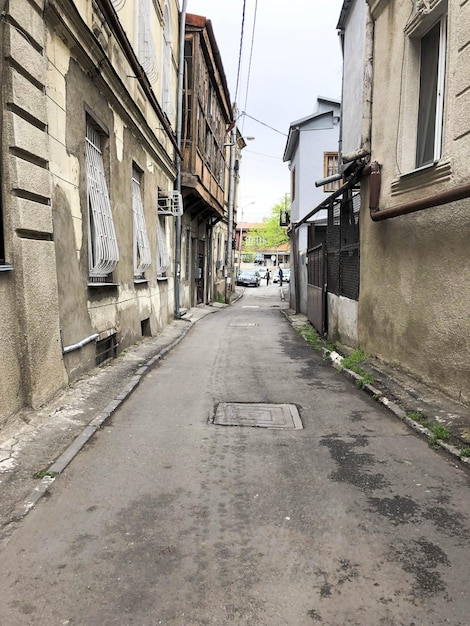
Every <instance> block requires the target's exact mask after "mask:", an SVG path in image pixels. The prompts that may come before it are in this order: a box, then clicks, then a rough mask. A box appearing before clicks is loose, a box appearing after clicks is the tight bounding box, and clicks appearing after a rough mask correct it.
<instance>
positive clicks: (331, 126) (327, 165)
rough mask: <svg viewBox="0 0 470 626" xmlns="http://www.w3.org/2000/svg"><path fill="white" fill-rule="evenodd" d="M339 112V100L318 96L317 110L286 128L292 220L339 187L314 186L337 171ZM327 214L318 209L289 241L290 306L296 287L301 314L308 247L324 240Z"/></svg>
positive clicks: (305, 212)
mask: <svg viewBox="0 0 470 626" xmlns="http://www.w3.org/2000/svg"><path fill="white" fill-rule="evenodd" d="M340 111H341V103H340V101H339V100H334V99H331V98H322V97H318V98H317V108H316V111H315V112H314V113H312V114H311V115H308V116H307V117H304V118H302V119H300V120H296V121H295V122H292V123H291V125H290V127H289V134H288V137H287V143H286V148H285V151H284V157H283V160H284V161H285V162H287V161H288V162H289V171H290V173H291V215H290V219H291V223H296V222H299V221H300V220H301V219H302V218H303V217H305V216H306V215H307V214H308V213H310V212H311V211H312V210H313V209H314V208H315V207H316V206H318V205H319V204H320V203H321V202H322V201H323V200H324V199H325V198H326V197H327V196H328V195H329V194H330V193H331V192H332V191H334V189H335V188H337V187H338V186H339V181H336V182H332V183H330V184H328V185H322V186H319V187H317V186H315V181H318V180H320V179H322V178H326V177H328V176H331V175H334V174H336V173H337V168H338V141H339V130H340V115H341V113H340ZM326 217H327V211H326V210H321V211H319V212H318V213H317V214H316V215H315V216H314V217H312V220H311V221H309V222H306V223H305V224H303V225H302V226H300V227H299V228H297V229H295V230H294V233H295V237H296V241H295V242H291V270H293V273H292V279H291V283H290V285H291V306H292V308H295V309H297V306H296V305H295V304H294V303H295V302H296V289H298V290H299V292H298V294H297V302H298V304H299V305H300V311H299V312H301V313H304V314H306V312H307V266H306V262H305V261H306V256H307V249H308V248H309V247H311V246H313V245H315V244H316V243H318V242H319V241H321V240H322V239H324V233H325V226H326ZM294 243H295V245H292V244H294ZM295 251H297V254H296V255H295ZM293 255H295V256H296V257H297V258H295V259H294V258H293ZM294 275H295V278H294Z"/></svg>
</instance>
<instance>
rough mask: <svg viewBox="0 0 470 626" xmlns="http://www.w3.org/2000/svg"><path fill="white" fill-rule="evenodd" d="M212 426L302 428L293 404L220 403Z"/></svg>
mask: <svg viewBox="0 0 470 626" xmlns="http://www.w3.org/2000/svg"><path fill="white" fill-rule="evenodd" d="M213 422H214V424H218V425H219V426H251V427H258V428H294V429H300V428H303V426H302V421H301V419H300V415H299V412H298V410H297V407H296V406H295V405H294V404H249V403H246V404H245V403H241V402H221V403H220V404H219V405H218V406H217V410H216V413H215V417H214V420H213Z"/></svg>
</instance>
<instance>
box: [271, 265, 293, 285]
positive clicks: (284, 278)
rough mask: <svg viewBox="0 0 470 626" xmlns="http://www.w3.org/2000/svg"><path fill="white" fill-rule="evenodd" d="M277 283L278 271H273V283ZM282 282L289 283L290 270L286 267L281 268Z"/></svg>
mask: <svg viewBox="0 0 470 626" xmlns="http://www.w3.org/2000/svg"><path fill="white" fill-rule="evenodd" d="M278 282H279V270H275V272H274V276H273V283H278ZM282 282H283V283H289V282H290V268H288V267H283V268H282Z"/></svg>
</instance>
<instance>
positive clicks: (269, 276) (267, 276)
mask: <svg viewBox="0 0 470 626" xmlns="http://www.w3.org/2000/svg"><path fill="white" fill-rule="evenodd" d="M270 278H271V274H270V273H269V270H266V287H269V279H270Z"/></svg>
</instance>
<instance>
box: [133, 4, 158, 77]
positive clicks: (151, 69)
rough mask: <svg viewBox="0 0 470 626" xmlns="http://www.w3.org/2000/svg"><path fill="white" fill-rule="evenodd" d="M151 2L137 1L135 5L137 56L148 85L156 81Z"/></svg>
mask: <svg viewBox="0 0 470 626" xmlns="http://www.w3.org/2000/svg"><path fill="white" fill-rule="evenodd" d="M152 8H153V3H152V0H139V1H138V3H137V12H138V14H137V56H138V58H139V61H140V64H141V65H142V67H143V69H144V72H145V73H146V74H147V78H148V79H149V81H150V83H151V84H152V85H154V84H155V83H156V82H157V79H158V61H157V56H156V54H155V43H154V40H153V35H152V12H153V11H152Z"/></svg>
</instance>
